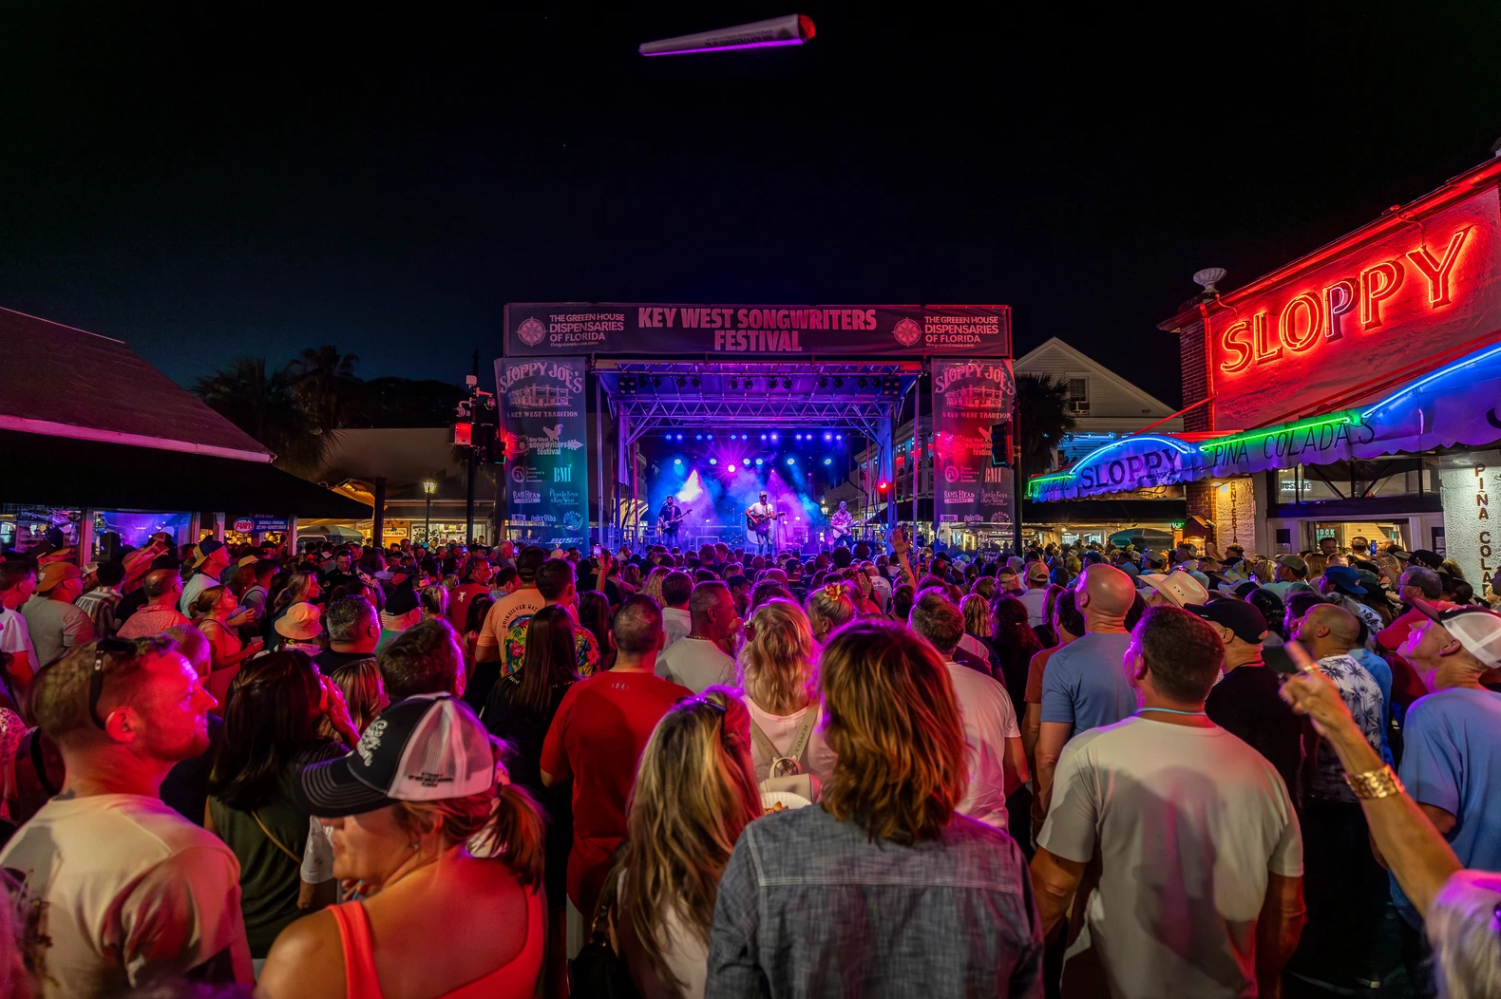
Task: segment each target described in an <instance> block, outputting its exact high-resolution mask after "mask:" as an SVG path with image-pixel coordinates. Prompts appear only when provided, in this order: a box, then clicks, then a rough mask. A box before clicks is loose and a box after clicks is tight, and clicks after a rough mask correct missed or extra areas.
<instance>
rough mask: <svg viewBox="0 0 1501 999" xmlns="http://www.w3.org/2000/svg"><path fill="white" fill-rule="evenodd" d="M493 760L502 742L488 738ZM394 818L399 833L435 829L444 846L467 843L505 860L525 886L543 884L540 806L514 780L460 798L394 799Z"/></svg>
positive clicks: (478, 852)
mask: <svg viewBox="0 0 1501 999" xmlns="http://www.w3.org/2000/svg"><path fill="white" fill-rule="evenodd" d="M490 748H491V750H492V751H493V752H494V753H495V757H496V760H497V762H498V761H499V759H500V758H501V756H502V755H503V754H505V753H506V752H507V747H506V745H505V743H503V742H501V741H500V740H499V739H496V738H495V737H494V736H491V737H490ZM396 823H397V825H398V826H400V827H401V829H402V831H403V832H406V833H409V834H412V835H426V834H427V833H430V832H433V831H434V830H436V831H437V833H438V838H439V840H440V841H442V843H443V846H444V848H447V847H450V846H454V845H455V844H458V843H468V844H469V848H470V850H471V851H472V852H474V853H475V854H476V855H477V856H484V857H488V858H490V859H492V860H499V861H501V862H503V863H505V864H506V865H507V866H508V867H510V868H511V870H512V871H514V872H515V873H516V879H517V880H518V881H520V882H521V883H522V884H523V885H528V886H531V887H532V888H534V889H535V888H536V886H538V885H540V884H541V883H542V864H543V859H544V847H543V843H544V837H545V835H546V830H545V828H544V824H543V820H542V810H541V809H540V808H539V807H538V806H537V803H536V802H535V801H533V800H532V796H531V795H529V794H527V793H526V791H524V790H522V789H521V788H520V787H519V786H517V785H516V784H512V783H510V782H509V781H507V782H506V783H504V784H502V785H500V786H499V787H497V788H495V789H493V790H489V791H481V792H479V793H478V794H470V795H466V796H465V797H462V798H443V799H440V800H438V801H398V802H396Z"/></svg>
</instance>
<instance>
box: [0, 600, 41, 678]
mask: <svg viewBox="0 0 1501 999" xmlns="http://www.w3.org/2000/svg"><path fill="white" fill-rule="evenodd" d="M0 652H12V653H15V652H24V653H26V655H27V658H29V659H30V660H31V668H32V669H33V670H35V669H36V668H37V667H38V666H39V665H40V664H39V663H38V662H37V661H36V649H34V648H32V645H31V632H30V631H28V630H27V628H26V619H25V618H24V617H22V616H21V614H20V612H19V611H13V610H11V609H10V608H9V607H0Z"/></svg>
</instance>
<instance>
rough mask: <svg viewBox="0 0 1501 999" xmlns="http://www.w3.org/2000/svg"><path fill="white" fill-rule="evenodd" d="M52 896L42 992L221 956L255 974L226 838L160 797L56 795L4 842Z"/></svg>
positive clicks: (133, 980) (40, 894)
mask: <svg viewBox="0 0 1501 999" xmlns="http://www.w3.org/2000/svg"><path fill="white" fill-rule="evenodd" d="M0 867H13V868H16V869H18V870H20V871H21V872H23V873H24V875H25V878H26V890H27V892H28V894H29V895H30V897H31V898H33V899H35V900H39V901H41V902H43V903H44V904H45V909H44V914H43V917H42V927H41V929H42V933H43V935H45V936H47V937H48V938H50V940H51V943H50V945H49V946H48V947H47V949H46V951H45V954H44V958H43V959H44V961H45V972H46V974H45V975H44V976H43V982H44V984H43V988H42V995H43V996H45V997H47V999H63V997H72V996H94V995H115V994H117V993H120V992H124V991H126V990H128V989H129V988H130V987H131V986H134V985H136V984H137V983H138V982H140V981H141V980H142V979H143V978H149V977H152V976H154V975H157V974H161V973H177V974H181V973H184V972H187V971H188V970H190V969H192V968H197V967H199V966H200V965H203V964H206V963H208V962H210V961H215V962H220V963H223V965H224V968H225V972H226V974H231V973H232V974H233V976H234V978H235V980H236V981H239V982H243V983H245V984H247V985H248V984H250V982H251V981H252V973H251V964H250V947H249V945H248V944H247V943H246V942H245V922H244V920H243V919H242V918H241V915H240V864H239V861H237V860H236V859H235V855H234V853H232V852H231V851H230V849H229V847H227V846H225V845H224V843H223V841H222V840H220V839H219V838H218V837H217V836H215V835H214V834H213V833H210V832H205V831H204V830H203V829H200V828H199V827H198V826H195V825H193V823H191V822H189V821H188V820H187V819H184V818H183V817H182V816H180V815H178V814H177V813H176V812H175V811H173V810H172V809H171V808H170V807H168V806H167V805H164V804H162V802H161V801H160V800H159V799H156V798H146V797H142V796H140V795H135V794H100V795H93V796H90V797H86V798H74V799H71V800H62V799H59V798H53V799H52V800H51V801H49V802H47V804H45V805H43V806H42V808H41V810H40V811H38V812H37V813H36V815H34V816H33V817H32V819H31V821H29V822H27V823H26V824H25V825H24V826H22V827H21V828H20V829H19V830H17V831H16V834H15V836H14V837H12V838H11V841H10V842H9V843H8V844H6V846H5V849H4V851H0Z"/></svg>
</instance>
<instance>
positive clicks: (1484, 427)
mask: <svg viewBox="0 0 1501 999" xmlns="http://www.w3.org/2000/svg"><path fill="white" fill-rule="evenodd" d="M1498 439H1501V346H1497V345H1489V346H1486V347H1483V348H1481V349H1478V350H1475V351H1473V352H1472V353H1470V354H1468V355H1466V356H1464V357H1461V358H1459V359H1457V360H1454V361H1451V362H1450V363H1448V364H1445V365H1443V366H1442V367H1440V368H1438V369H1437V370H1435V371H1431V372H1429V373H1428V374H1426V375H1424V376H1423V377H1421V378H1418V379H1415V380H1413V381H1411V382H1408V383H1407V384H1406V385H1403V386H1401V387H1400V388H1398V389H1396V390H1395V391H1393V392H1391V393H1390V394H1388V395H1386V396H1385V397H1383V398H1381V399H1379V400H1374V401H1372V402H1370V403H1367V404H1363V405H1360V406H1357V407H1355V408H1354V409H1343V410H1339V411H1337V412H1332V413H1325V414H1323V415H1320V416H1314V417H1310V418H1309V419H1306V420H1296V421H1293V422H1290V423H1281V424H1276V425H1274V426H1268V427H1261V428H1258V429H1255V430H1247V431H1245V432H1242V433H1233V434H1222V435H1218V436H1215V435H1206V434H1183V435H1168V434H1140V435H1138V436H1135V437H1124V438H1122V439H1120V440H1118V441H1112V442H1111V443H1109V444H1106V445H1105V446H1104V447H1100V448H1096V449H1095V450H1094V451H1091V452H1090V453H1089V454H1087V455H1085V456H1084V457H1082V458H1080V459H1079V460H1078V461H1077V462H1075V463H1074V465H1073V466H1071V467H1070V468H1069V469H1067V470H1066V471H1063V472H1055V473H1052V474H1049V475H1039V476H1034V477H1033V478H1032V479H1030V480H1029V481H1028V482H1027V495H1028V497H1029V498H1030V499H1031V500H1033V501H1037V502H1046V503H1054V502H1058V501H1060V500H1062V501H1066V500H1075V499H1082V498H1085V497H1098V496H1108V495H1110V494H1112V493H1123V492H1131V491H1133V490H1137V489H1145V488H1151V487H1156V486H1164V485H1170V484H1173V483H1181V482H1195V481H1198V480H1201V479H1209V478H1217V477H1220V478H1222V477H1228V476H1232V475H1248V474H1251V473H1253V472H1260V471H1264V470H1266V469H1270V468H1289V467H1291V466H1293V465H1326V464H1330V463H1333V462H1338V461H1358V460H1363V459H1368V458H1379V457H1381V456H1383V455H1389V454H1401V453H1415V452H1421V451H1429V450H1432V449H1434V448H1439V447H1470V448H1483V447H1488V446H1490V445H1492V444H1494V443H1495V442H1496V441H1497V440H1498Z"/></svg>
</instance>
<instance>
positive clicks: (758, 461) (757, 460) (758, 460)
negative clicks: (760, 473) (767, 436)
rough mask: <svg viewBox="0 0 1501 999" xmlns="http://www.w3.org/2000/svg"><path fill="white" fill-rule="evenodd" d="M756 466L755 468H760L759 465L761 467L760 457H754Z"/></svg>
mask: <svg viewBox="0 0 1501 999" xmlns="http://www.w3.org/2000/svg"><path fill="white" fill-rule="evenodd" d="M756 467H757V468H760V467H761V459H760V458H757V459H756Z"/></svg>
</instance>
